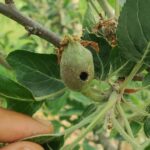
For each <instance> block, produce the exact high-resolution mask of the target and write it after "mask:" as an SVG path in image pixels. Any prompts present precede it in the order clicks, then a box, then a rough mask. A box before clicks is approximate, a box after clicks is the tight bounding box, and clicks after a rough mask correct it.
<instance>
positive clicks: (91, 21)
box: [83, 3, 97, 31]
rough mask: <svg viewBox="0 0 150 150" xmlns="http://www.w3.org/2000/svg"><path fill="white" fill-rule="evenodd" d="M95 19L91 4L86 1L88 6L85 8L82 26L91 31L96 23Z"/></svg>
mask: <svg viewBox="0 0 150 150" xmlns="http://www.w3.org/2000/svg"><path fill="white" fill-rule="evenodd" d="M96 20H97V19H96V17H95V14H94V10H93V7H92V6H91V4H90V3H88V7H87V10H86V12H85V15H84V19H83V28H84V29H88V30H89V31H91V30H92V28H93V27H94V26H95V25H96V23H97V22H96Z"/></svg>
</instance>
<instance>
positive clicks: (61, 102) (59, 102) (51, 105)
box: [45, 92, 68, 115]
mask: <svg viewBox="0 0 150 150" xmlns="http://www.w3.org/2000/svg"><path fill="white" fill-rule="evenodd" d="M67 98H68V92H66V93H65V94H64V95H62V96H61V97H59V98H54V99H50V100H49V99H48V100H46V101H45V105H46V107H47V108H48V109H49V111H50V112H51V113H52V114H53V115H56V114H58V113H59V112H60V110H61V108H63V107H64V106H65V104H66V103H67Z"/></svg>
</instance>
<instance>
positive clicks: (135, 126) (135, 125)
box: [130, 121, 142, 136]
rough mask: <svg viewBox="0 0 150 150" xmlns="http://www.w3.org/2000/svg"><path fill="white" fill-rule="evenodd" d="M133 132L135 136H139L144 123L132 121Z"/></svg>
mask: <svg viewBox="0 0 150 150" xmlns="http://www.w3.org/2000/svg"><path fill="white" fill-rule="evenodd" d="M130 126H131V129H132V132H133V135H134V136H137V134H138V133H139V131H140V129H141V128H142V125H141V124H140V123H138V122H135V121H132V122H131V123H130Z"/></svg>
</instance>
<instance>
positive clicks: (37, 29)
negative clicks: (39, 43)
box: [0, 0, 61, 47]
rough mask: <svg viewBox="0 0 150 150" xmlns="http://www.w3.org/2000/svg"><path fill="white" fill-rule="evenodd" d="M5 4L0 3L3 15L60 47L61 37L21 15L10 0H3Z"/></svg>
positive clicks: (0, 11) (0, 10)
mask: <svg viewBox="0 0 150 150" xmlns="http://www.w3.org/2000/svg"><path fill="white" fill-rule="evenodd" d="M5 2H6V3H7V4H3V3H0V13H1V14H3V15H4V16H6V17H8V18H10V19H12V20H14V21H16V22H17V23H19V24H20V25H22V26H24V27H25V29H26V30H27V31H28V32H29V33H30V34H34V35H36V36H38V37H40V38H42V39H45V40H47V41H48V42H50V43H52V44H53V45H54V46H56V47H60V42H61V39H60V37H58V36H57V35H56V34H55V33H53V32H52V31H50V30H48V29H46V28H45V27H43V26H42V25H41V24H39V23H38V22H36V21H34V20H32V19H31V18H29V17H26V16H25V15H23V14H22V13H21V12H19V10H17V9H16V7H15V6H14V5H13V7H12V3H11V5H8V4H10V2H13V1H12V0H5Z"/></svg>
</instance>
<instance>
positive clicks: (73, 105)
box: [0, 0, 150, 150]
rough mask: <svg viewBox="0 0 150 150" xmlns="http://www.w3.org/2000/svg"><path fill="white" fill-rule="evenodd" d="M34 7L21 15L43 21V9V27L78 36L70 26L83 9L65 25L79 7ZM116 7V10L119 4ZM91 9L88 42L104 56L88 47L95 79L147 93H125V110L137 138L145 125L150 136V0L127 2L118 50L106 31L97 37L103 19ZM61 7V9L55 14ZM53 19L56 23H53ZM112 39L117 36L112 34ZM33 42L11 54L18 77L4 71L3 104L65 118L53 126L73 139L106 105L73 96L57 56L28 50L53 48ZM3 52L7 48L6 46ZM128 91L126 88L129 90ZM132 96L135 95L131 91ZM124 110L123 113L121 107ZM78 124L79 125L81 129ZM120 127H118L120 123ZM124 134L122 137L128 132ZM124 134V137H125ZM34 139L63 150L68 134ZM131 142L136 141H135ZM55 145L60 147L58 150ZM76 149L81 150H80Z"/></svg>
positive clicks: (86, 25)
mask: <svg viewBox="0 0 150 150" xmlns="http://www.w3.org/2000/svg"><path fill="white" fill-rule="evenodd" d="M122 2H123V1H122ZM28 3H30V2H29V1H24V2H23V3H22V5H21V7H20V10H22V11H25V12H26V13H28V15H30V16H32V17H36V18H38V16H34V14H38V13H37V12H39V10H41V14H45V13H46V14H47V12H49V13H48V15H47V16H46V17H45V18H41V17H39V20H40V21H42V22H43V23H44V22H47V24H46V26H48V27H49V26H50V27H52V29H54V31H55V30H57V29H61V31H59V32H60V34H63V33H65V32H66V29H67V32H68V33H73V30H72V26H69V27H68V26H67V24H71V23H70V22H69V21H71V19H72V18H73V17H74V15H75V16H76V15H78V13H79V14H81V15H82V14H83V12H82V11H81V10H80V11H79V12H78V13H76V14H75V13H70V16H68V17H70V18H71V19H69V18H66V17H65V18H66V19H65V22H64V18H61V17H63V16H60V14H62V12H63V14H65V13H66V12H64V11H67V12H68V11H69V12H71V10H72V9H73V8H74V5H71V4H70V3H69V2H68V1H67V0H65V1H64V2H62V3H61V4H60V6H57V5H56V4H57V3H54V2H52V1H47V3H46V4H45V1H43V3H42V4H43V6H42V5H41V3H38V2H33V4H32V5H28ZM39 4H40V5H39ZM47 4H48V5H47ZM83 4H85V3H83V2H81V3H80V5H81V8H83ZM111 4H112V6H114V3H111ZM49 6H51V7H52V6H55V7H52V8H53V9H52V12H51V11H49V10H51V8H50V7H49ZM88 6H89V7H88V8H87V11H86V14H85V18H84V21H83V28H84V29H85V30H84V33H83V36H82V39H83V40H88V41H92V42H95V43H97V44H98V47H99V52H96V51H95V49H93V47H90V46H89V47H87V48H88V49H89V50H90V51H91V52H92V54H93V58H94V65H95V78H96V79H97V80H100V81H101V82H109V83H110V84H111V85H112V86H115V85H116V83H117V82H119V80H118V79H119V78H120V77H121V78H123V79H124V78H125V79H126V80H125V82H124V84H125V83H126V81H129V84H127V85H126V87H127V88H130V89H132V90H135V89H136V90H141V91H140V92H138V93H134V95H129V93H127V94H126V95H125V94H124V96H123V97H124V101H125V102H124V103H125V105H126V104H127V106H128V107H126V106H124V105H123V108H124V109H125V112H126V113H127V115H128V116H129V123H130V126H131V130H132V132H133V134H134V136H137V134H138V132H139V131H140V129H141V127H142V126H143V122H144V121H145V124H144V129H145V133H146V135H147V136H149V135H150V134H149V128H148V127H149V117H148V116H149V111H147V109H146V111H147V112H146V111H144V109H145V107H147V105H149V102H148V100H149V92H148V90H147V89H148V87H149V84H150V73H149V65H150V64H149V61H148V59H149V52H150V46H149V41H150V28H149V27H150V20H149V7H150V2H149V1H146V0H142V1H141V0H132V1H131V0H127V2H126V3H125V5H124V7H123V9H122V12H121V15H120V17H119V21H118V26H117V31H116V32H115V33H116V38H117V42H116V45H115V46H114V45H113V46H112V45H111V43H110V41H108V39H107V38H106V36H105V32H104V31H103V28H98V29H97V30H96V32H93V29H95V28H94V27H96V25H97V23H99V22H95V19H97V18H98V16H97V17H96V18H95V17H94V18H95V19H93V17H86V16H89V15H90V16H96V11H95V10H94V9H93V6H92V5H91V3H90V2H89V5H88ZM40 7H44V8H45V9H43V10H42V9H40ZM56 7H57V9H54V8H56ZM91 9H93V10H91ZM94 11H95V12H94ZM43 16H45V15H43ZM54 16H56V20H55V19H52V20H53V21H51V18H53V17H54ZM47 19H49V20H50V21H47ZM79 19H81V18H79ZM68 20H69V21H68ZM131 20H132V21H131ZM62 21H63V22H62ZM75 22H76V20H75ZM77 22H78V21H77ZM57 31H58V30H57ZM110 36H112V35H111V34H110ZM5 37H6V38H3V39H4V41H2V44H1V45H2V46H5V45H6V46H7V44H5V42H6V43H9V40H7V35H6V36H5ZM24 38H25V36H24V35H23V36H22V37H21V39H24ZM34 40H35V39H34ZM21 41H22V40H21ZM31 41H32V40H31V38H30V39H29V43H28V42H27V41H26V42H27V43H25V44H21V46H18V45H17V44H16V45H17V46H18V47H17V48H19V49H20V48H21V49H26V50H17V51H13V52H11V53H10V54H9V55H8V57H7V62H8V63H9V64H10V66H11V67H12V69H13V71H14V72H13V73H12V71H6V70H4V69H3V70H2V69H1V70H2V71H3V72H4V74H7V76H6V75H3V73H1V74H0V96H1V97H3V98H4V99H5V100H6V103H4V104H3V105H6V107H7V108H9V109H12V110H15V111H18V112H22V113H25V114H28V115H31V116H32V115H33V114H34V113H35V112H36V111H37V110H38V109H39V108H41V107H42V108H43V111H44V113H45V115H49V113H51V115H58V116H59V119H57V120H55V121H53V123H54V124H55V126H57V127H58V128H56V133H57V132H59V131H60V127H64V129H66V133H65V136H68V135H70V134H71V133H72V132H73V131H74V130H75V129H78V128H80V127H82V126H83V125H81V124H84V126H86V125H87V124H90V122H91V120H92V119H91V118H93V116H92V115H95V114H97V110H98V109H99V108H103V106H104V105H105V104H103V103H101V106H100V107H97V103H94V102H92V101H91V100H90V99H89V98H88V97H85V96H83V95H82V94H81V93H79V92H73V91H70V90H69V89H68V88H67V87H66V86H65V85H64V83H63V81H62V80H61V78H60V73H59V70H60V68H59V65H58V63H57V56H56V55H55V54H39V53H35V52H33V51H32V50H31V51H28V50H29V49H36V50H34V51H36V52H39V51H38V50H37V49H39V48H41V47H42V48H41V49H43V48H44V49H46V51H42V52H46V53H47V50H48V49H49V44H47V45H46V47H45V46H44V45H43V41H40V40H37V41H36V40H35V41H36V42H35V43H36V44H37V43H38V44H37V45H40V43H41V47H39V46H37V45H36V44H35V43H34V44H35V45H34V46H33V47H29V45H30V46H31V45H32V44H31V43H30V42H31ZM32 42H33V41H32ZM14 47H15V44H14V46H12V45H11V46H10V47H8V49H13V48H14ZM2 48H4V49H5V47H2ZM6 49H7V48H6ZM136 75H140V76H142V78H143V81H138V82H136V81H131V80H132V79H133V78H134V77H135V76H136ZM127 83H128V82H127ZM124 84H123V85H124ZM139 87H140V88H139ZM102 88H103V87H102ZM115 88H116V87H115ZM122 88H124V86H123V87H122ZM129 91H130V92H131V90H129ZM108 108H109V107H108ZM130 108H132V109H130ZM142 109H143V110H142ZM118 110H120V107H119V106H118ZM105 111H106V110H105ZM91 114H92V115H91ZM73 115H75V116H76V117H75V119H72V116H73ZM121 115H122V114H119V115H117V117H118V118H121V117H122V116H121ZM137 116H140V119H139V118H138V119H137ZM63 120H65V121H67V122H68V123H69V124H70V126H71V128H70V129H68V130H67V128H68V127H67V126H66V125H65V124H63V123H62V121H63ZM85 120H86V121H85ZM102 123H103V122H101V123H99V124H97V126H95V127H94V130H93V132H94V133H95V134H97V133H102V132H103V131H104V130H105V127H104V125H103V124H102ZM75 124H77V126H76V125H75ZM80 125H81V126H80ZM116 125H118V124H117V123H116ZM118 127H119V126H118ZM114 132H115V133H114ZM114 132H112V133H113V134H112V137H113V138H114V137H115V138H117V139H120V136H118V132H116V131H114ZM120 132H122V130H121V131H120ZM122 133H123V135H124V132H122ZM120 134H121V133H120ZM121 135H122V134H121ZM118 137H119V138H118ZM123 137H124V136H123ZM125 137H126V136H125ZM125 137H124V138H125ZM45 139H46V140H45ZM65 139H66V137H65ZM127 139H128V138H127ZM127 139H126V140H127ZM28 140H32V141H36V142H38V143H40V144H44V147H45V149H53V150H57V149H60V147H61V146H62V145H63V142H64V136H63V135H62V134H60V135H59V134H54V135H49V136H48V137H47V136H46V135H45V136H41V137H40V136H39V137H31V138H30V139H28ZM121 140H123V139H121ZM45 141H46V142H45ZM129 141H131V140H130V138H129ZM56 142H57V144H56ZM45 143H46V144H45ZM54 145H58V147H56V146H54ZM82 147H83V148H84V149H86V150H88V149H89V150H92V149H93V150H94V148H93V147H91V146H90V145H89V143H88V142H87V140H85V141H84V142H83V145H82ZM75 149H79V146H77V147H76V148H75Z"/></svg>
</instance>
